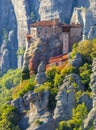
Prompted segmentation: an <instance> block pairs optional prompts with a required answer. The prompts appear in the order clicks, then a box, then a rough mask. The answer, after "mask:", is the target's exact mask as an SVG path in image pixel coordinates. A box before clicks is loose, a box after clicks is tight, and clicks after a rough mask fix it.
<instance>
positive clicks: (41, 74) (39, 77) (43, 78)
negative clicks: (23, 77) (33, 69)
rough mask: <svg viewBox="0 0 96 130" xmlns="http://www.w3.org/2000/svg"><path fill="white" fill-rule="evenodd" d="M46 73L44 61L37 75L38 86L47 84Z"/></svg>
mask: <svg viewBox="0 0 96 130" xmlns="http://www.w3.org/2000/svg"><path fill="white" fill-rule="evenodd" d="M45 71H46V67H45V65H44V63H43V61H41V63H40V65H39V66H38V73H37V75H36V82H37V84H38V85H40V84H43V83H44V82H46V80H47V78H46V73H45Z"/></svg>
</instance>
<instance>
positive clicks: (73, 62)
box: [69, 53, 82, 68]
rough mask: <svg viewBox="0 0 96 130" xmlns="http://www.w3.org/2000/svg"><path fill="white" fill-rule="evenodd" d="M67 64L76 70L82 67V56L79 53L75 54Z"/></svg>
mask: <svg viewBox="0 0 96 130" xmlns="http://www.w3.org/2000/svg"><path fill="white" fill-rule="evenodd" d="M69 63H70V64H71V65H72V66H75V67H76V68H79V67H80V66H81V65H82V56H81V54H80V53H77V54H76V56H75V57H74V59H73V60H71V59H70V60H69Z"/></svg>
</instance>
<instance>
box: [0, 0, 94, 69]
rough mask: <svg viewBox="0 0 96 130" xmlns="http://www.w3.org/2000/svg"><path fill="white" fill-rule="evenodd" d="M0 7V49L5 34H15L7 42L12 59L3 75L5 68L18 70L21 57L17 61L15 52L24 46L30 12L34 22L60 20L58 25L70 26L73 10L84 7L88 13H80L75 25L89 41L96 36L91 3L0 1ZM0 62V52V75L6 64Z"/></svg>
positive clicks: (87, 0)
mask: <svg viewBox="0 0 96 130" xmlns="http://www.w3.org/2000/svg"><path fill="white" fill-rule="evenodd" d="M6 5H7V6H6ZM0 6H1V8H0V19H1V20H0V48H1V47H2V46H3V44H4V42H3V40H4V37H5V36H4V35H5V34H4V33H5V32H6V33H7V36H8V37H10V32H11V31H14V34H12V35H13V36H12V37H10V40H9V41H8V38H7V43H8V44H9V45H8V46H9V47H7V49H8V51H9V52H10V54H12V55H11V58H10V57H9V59H8V61H9V62H11V63H10V64H9V67H8V66H6V71H7V69H8V68H16V67H17V65H18V67H21V66H22V59H23V57H20V58H19V60H17V56H16V52H17V50H18V47H22V46H25V44H27V43H26V40H25V35H26V33H28V31H29V24H30V23H31V22H32V16H31V15H32V12H33V13H34V14H35V18H34V19H35V20H39V19H41V20H46V19H53V18H54V17H55V18H56V17H59V18H60V19H61V21H63V22H68V23H69V22H70V19H71V15H72V13H73V9H74V7H81V6H83V7H86V8H88V11H85V12H86V13H84V11H83V12H82V11H81V12H80V13H79V17H76V19H75V21H80V23H82V25H83V28H84V32H85V35H86V37H88V38H89V39H91V38H93V37H95V36H96V31H95V28H96V27H95V21H96V20H95V15H96V13H95V12H96V11H95V10H96V9H95V1H94V0H85V1H83V0H69V1H68V0H40V1H39V0H19V1H17V0H6V1H5V0H2V1H0ZM5 12H6V13H5ZM73 15H74V14H73ZM89 21H90V22H89ZM4 30H5V31H4ZM13 44H14V45H13ZM9 48H10V49H9ZM21 58H22V59H21ZM1 59H2V60H3V61H4V60H5V59H4V58H3V52H1V50H0V70H1V71H3V70H2V69H3V68H2V67H1V66H2V63H5V61H4V62H1ZM34 60H35V59H34ZM13 66H14V67H13Z"/></svg>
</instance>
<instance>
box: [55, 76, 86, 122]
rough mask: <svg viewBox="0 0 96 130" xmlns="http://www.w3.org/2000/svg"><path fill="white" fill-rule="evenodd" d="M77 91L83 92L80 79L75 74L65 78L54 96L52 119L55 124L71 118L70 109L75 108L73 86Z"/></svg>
mask: <svg viewBox="0 0 96 130" xmlns="http://www.w3.org/2000/svg"><path fill="white" fill-rule="evenodd" d="M74 82H75V83H76V84H77V90H83V85H82V83H81V80H80V77H79V76H78V75H76V74H70V75H68V76H66V77H65V79H64V81H63V85H62V86H60V87H59V92H58V94H57V96H56V101H57V103H56V108H55V110H54V119H55V121H56V122H58V121H61V120H68V119H70V118H71V116H72V109H73V108H74V107H75V90H76V88H75V86H74Z"/></svg>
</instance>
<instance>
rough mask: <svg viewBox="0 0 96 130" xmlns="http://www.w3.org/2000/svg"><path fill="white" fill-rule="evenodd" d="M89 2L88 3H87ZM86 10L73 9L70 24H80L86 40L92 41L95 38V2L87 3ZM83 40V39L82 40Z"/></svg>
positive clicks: (93, 0) (91, 0) (92, 0)
mask: <svg viewBox="0 0 96 130" xmlns="http://www.w3.org/2000/svg"><path fill="white" fill-rule="evenodd" d="M88 2H89V3H88ZM86 5H89V7H88V6H87V7H88V8H83V7H81V8H75V9H74V12H73V15H72V18H71V22H72V23H81V24H82V26H83V33H84V35H85V36H84V37H85V38H86V39H93V38H94V37H96V1H95V0H90V1H87V3H86ZM84 40H85V39H84Z"/></svg>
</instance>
